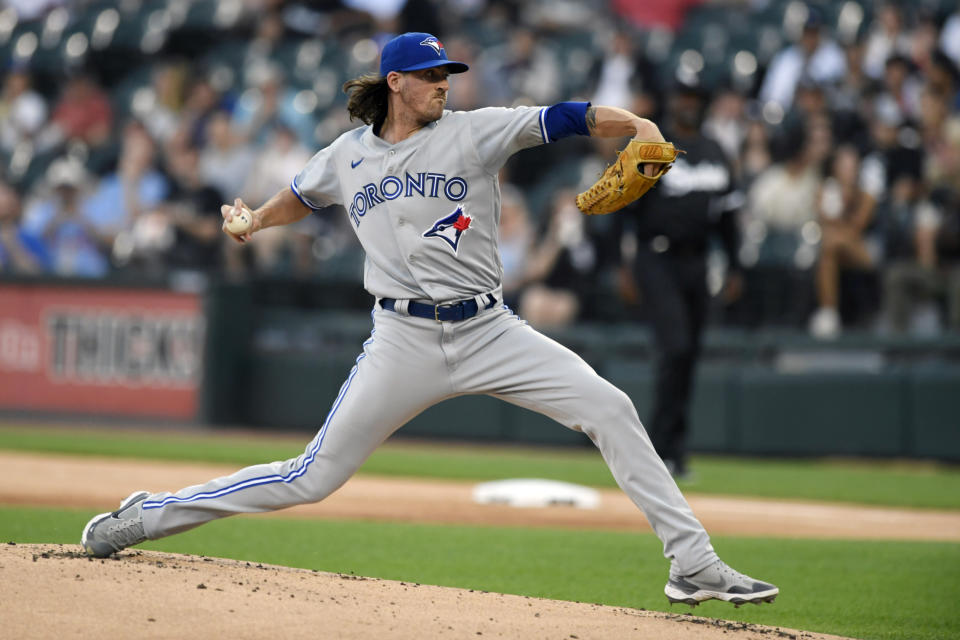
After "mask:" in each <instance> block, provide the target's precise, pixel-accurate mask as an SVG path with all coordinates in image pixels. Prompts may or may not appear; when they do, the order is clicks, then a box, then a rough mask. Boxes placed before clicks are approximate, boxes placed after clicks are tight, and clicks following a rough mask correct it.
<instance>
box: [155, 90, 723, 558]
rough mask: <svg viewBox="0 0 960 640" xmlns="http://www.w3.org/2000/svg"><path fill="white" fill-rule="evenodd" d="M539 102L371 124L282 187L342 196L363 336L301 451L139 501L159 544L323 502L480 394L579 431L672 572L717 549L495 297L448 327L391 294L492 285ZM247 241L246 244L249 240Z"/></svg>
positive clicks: (665, 483)
mask: <svg viewBox="0 0 960 640" xmlns="http://www.w3.org/2000/svg"><path fill="white" fill-rule="evenodd" d="M544 112H545V109H544V108H530V107H524V108H518V109H502V108H493V109H480V110H477V111H471V112H445V113H444V114H443V116H442V117H441V118H440V119H439V120H438V121H436V122H434V123H433V124H431V125H428V126H426V127H424V128H422V129H421V130H419V131H417V132H416V133H414V134H413V135H411V136H410V137H409V138H407V139H406V140H403V141H402V142H399V143H397V144H388V143H387V142H386V141H384V140H382V139H381V138H379V137H377V136H376V135H375V134H374V133H373V131H372V129H371V127H369V126H367V127H361V128H358V129H354V130H353V131H349V132H347V133H345V134H343V135H342V136H340V137H339V138H338V139H337V140H336V141H335V142H333V143H332V144H331V145H330V146H329V147H327V148H326V149H324V150H322V151H320V152H319V153H317V154H316V155H315V156H314V157H313V158H312V159H311V160H310V162H309V163H308V164H307V166H306V167H305V168H304V170H303V171H302V172H301V173H300V174H299V175H298V176H297V177H296V178H295V179H294V181H293V185H292V188H293V190H294V192H295V193H296V194H297V195H298V197H299V198H300V199H301V200H302V201H303V202H304V203H306V204H307V205H308V206H310V207H312V208H315V209H317V208H321V207H324V206H327V205H331V204H335V203H337V204H342V205H343V206H344V207H345V208H346V211H347V215H348V216H349V218H350V223H351V224H352V225H353V228H354V230H355V231H356V233H357V236H358V237H359V239H360V242H361V244H362V245H363V248H364V249H365V251H366V254H367V258H366V267H365V270H366V273H365V286H366V288H367V289H368V290H369V291H370V293H372V294H373V295H375V296H377V298H378V299H379V298H391V299H395V300H396V301H398V304H397V306H396V307H395V308H394V309H392V310H391V309H389V308H387V309H385V308H382V307H381V306H380V304H377V305H376V306H375V308H374V313H373V318H374V330H373V331H372V332H371V335H370V339H369V340H367V341H366V342H365V343H364V346H363V353H361V354H360V356H359V357H358V358H357V364H356V366H355V367H354V368H353V370H352V371H351V372H350V374H349V375H348V376H347V380H346V382H344V384H343V386H342V387H341V389H340V391H339V393H338V394H337V396H336V399H335V400H334V403H333V406H332V408H331V410H330V412H329V413H328V414H327V418H326V420H325V421H324V422H323V424H322V426H321V428H320V430H319V432H318V433H317V435H316V437H315V438H314V439H313V440H312V441H311V442H310V443H309V444H308V445H307V448H306V449H305V451H304V452H303V454H302V455H300V456H298V457H296V458H291V459H289V460H285V461H280V462H274V463H270V464H263V465H255V466H252V467H247V468H246V469H242V470H240V471H238V472H237V473H235V474H233V475H231V476H227V477H223V478H217V479H215V480H212V481H210V482H207V483H205V484H202V485H197V486H193V487H187V488H185V489H182V490H180V491H178V492H176V493H166V492H165V493H157V494H153V495H151V496H150V497H149V498H148V499H147V500H146V501H145V502H144V503H143V518H144V520H143V522H144V530H145V532H146V535H147V536H148V537H149V538H151V539H154V538H159V537H163V536H166V535H170V534H172V533H176V532H178V531H183V530H186V529H190V528H192V527H195V526H197V525H199V524H201V523H203V522H206V521H209V520H212V519H214V518H219V517H224V516H227V515H231V514H234V513H245V512H255V511H267V510H274V509H280V508H283V507H287V506H291V505H295V504H299V503H303V502H314V501H318V500H322V499H323V498H325V497H326V496H327V495H329V494H330V493H332V492H333V491H335V490H336V489H337V488H338V487H339V486H340V485H341V484H343V483H344V482H345V481H346V480H347V479H348V478H349V477H350V476H351V475H352V474H353V473H354V472H355V471H356V470H357V469H358V468H359V467H360V465H361V464H362V463H363V461H364V460H365V459H366V458H367V456H369V455H370V453H371V452H372V451H373V450H374V449H375V448H376V447H377V446H378V445H379V444H380V443H381V442H383V440H385V439H386V438H387V437H388V436H389V435H390V434H392V433H393V432H394V431H396V430H397V429H399V428H400V427H401V426H402V425H403V424H405V423H406V422H407V421H409V420H410V419H411V418H413V417H414V416H416V415H417V414H418V413H420V412H421V411H423V410H424V409H426V408H428V407H430V406H432V405H434V404H436V403H438V402H440V401H442V400H445V399H447V398H451V397H454V396H458V395H464V394H487V395H492V396H495V397H498V398H501V399H503V400H506V401H508V402H512V403H514V404H517V405H519V406H522V407H526V408H528V409H531V410H533V411H537V412H540V413H542V414H545V415H547V416H549V417H551V418H553V419H555V420H557V421H558V422H560V423H561V424H563V425H565V426H566V427H568V428H570V429H575V430H578V431H582V432H583V433H585V434H586V435H587V436H589V437H590V439H591V440H592V441H593V442H594V443H595V444H596V445H597V447H598V448H599V449H600V452H601V454H602V455H603V458H604V460H605V461H606V463H607V464H608V465H609V467H610V470H611V472H612V473H613V476H614V478H615V479H616V480H617V483H618V484H619V485H620V487H621V488H622V489H623V490H624V491H625V492H626V493H627V494H628V495H629V496H630V498H631V499H632V500H633V502H634V503H635V504H636V505H637V506H638V507H640V508H641V509H642V510H643V512H644V513H645V514H646V516H647V518H648V519H649V521H650V523H651V524H652V526H653V529H654V531H655V532H656V534H657V535H658V536H659V537H660V539H661V540H662V541H663V545H664V555H665V556H667V557H668V558H670V559H671V561H672V567H671V572H672V573H673V574H675V575H690V574H692V573H695V572H697V571H699V570H700V569H702V568H704V567H706V566H708V565H710V564H712V563H713V562H714V561H715V560H716V559H717V556H716V553H715V552H714V550H713V547H712V546H711V544H710V540H709V537H708V536H707V534H706V532H705V531H704V529H703V527H702V526H701V525H700V523H699V522H698V521H697V519H696V518H695V517H694V515H693V513H692V512H691V510H690V508H689V506H688V505H687V503H686V501H685V499H684V498H683V495H682V494H681V493H680V490H679V489H678V488H677V486H676V484H675V483H674V481H673V479H672V478H671V476H670V474H669V472H668V471H667V469H666V468H665V467H664V465H663V463H662V462H661V460H660V458H659V457H658V456H657V454H656V452H655V451H654V449H653V446H652V445H651V444H650V440H649V438H648V437H647V434H646V432H645V431H644V429H643V426H642V425H641V423H640V419H639V417H638V416H637V412H636V410H635V409H634V407H633V404H632V403H631V401H630V399H629V398H628V397H627V396H626V394H624V393H623V392H622V391H620V390H619V389H617V388H616V387H614V386H613V385H612V384H610V383H609V382H607V381H606V380H604V379H603V378H602V377H600V376H599V375H597V373H596V372H595V371H594V370H593V369H592V368H591V367H590V366H589V365H587V364H586V363H585V362H584V361H583V360H582V359H581V358H580V357H579V356H577V355H576V354H575V353H573V352H572V351H570V350H569V349H567V348H565V347H563V346H562V345H560V344H558V343H556V342H554V341H553V340H550V339H549V338H547V337H545V336H543V335H542V334H540V333H538V332H537V331H534V330H533V329H532V328H531V327H529V326H528V325H527V324H526V323H524V322H523V321H521V320H520V319H519V318H518V317H517V316H515V315H514V314H513V313H512V312H511V311H510V310H509V309H507V308H506V307H505V306H503V305H492V304H484V305H479V307H480V310H479V313H477V314H476V315H474V316H472V317H470V318H469V319H466V320H462V321H459V322H452V321H451V322H441V321H437V320H434V319H433V318H429V319H428V318H425V317H418V316H416V315H409V314H408V313H407V312H406V311H407V310H408V307H407V306H405V305H404V304H400V303H401V302H407V303H408V304H409V302H410V301H411V300H420V301H432V302H434V303H438V302H448V301H457V300H464V299H472V300H477V299H483V298H484V297H486V294H489V293H491V292H492V293H493V294H494V296H497V295H499V287H500V278H501V271H502V269H501V265H500V258H499V252H498V250H497V227H498V223H499V217H500V191H499V186H498V182H497V172H498V171H499V169H500V167H501V166H502V165H503V164H504V163H505V162H506V160H507V159H508V158H509V157H510V156H511V155H512V154H513V153H515V152H516V151H518V150H520V149H523V148H525V147H530V146H533V145H536V144H543V143H544V142H545V141H546V140H547V130H546V127H545V125H544ZM254 239H255V238H254Z"/></svg>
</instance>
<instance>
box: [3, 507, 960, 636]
mask: <svg viewBox="0 0 960 640" xmlns="http://www.w3.org/2000/svg"><path fill="white" fill-rule="evenodd" d="M90 515H91V514H90V513H88V512H84V511H71V510H52V509H39V508H2V507H0V541H4V542H5V541H9V540H13V541H16V542H21V543H25V542H66V543H74V544H75V543H76V542H77V538H78V536H79V533H80V530H81V528H82V527H83V524H84V523H85V522H86V520H87V519H88V518H89V517H90ZM714 543H715V546H716V547H717V550H718V551H719V552H720V553H721V554H722V555H723V556H724V558H725V559H727V560H728V561H729V562H730V563H731V564H732V565H734V566H736V567H738V568H740V569H742V570H743V571H746V572H748V573H753V574H754V575H757V576H760V577H762V578H765V579H769V580H772V581H774V582H776V583H777V585H778V586H779V587H780V589H781V595H780V597H779V598H778V599H777V601H776V603H775V604H774V605H772V606H771V605H763V606H762V607H754V606H747V607H743V608H740V609H734V608H733V607H732V606H731V605H729V604H726V603H719V602H710V603H707V604H704V605H701V606H700V607H697V609H696V610H694V611H692V612H693V613H695V614H696V615H701V616H708V617H716V618H722V619H726V620H740V621H744V622H753V623H757V624H768V625H774V626H786V627H793V628H798V629H806V630H811V631H820V632H824V633H835V634H839V635H845V636H850V637H855V638H868V639H877V640H887V639H889V640H893V639H909V640H934V639H938V640H939V639H947V638H956V637H960V623H958V621H957V619H956V616H955V615H953V614H952V613H951V612H952V611H954V609H953V607H954V606H956V602H957V600H958V598H960V571H958V570H957V569H958V567H960V545H955V544H934V543H908V542H848V541H844V542H840V541H822V540H767V539H749V540H746V539H737V538H716V539H715V540H714ZM143 547H144V548H147V549H156V550H161V551H172V552H177V553H190V554H198V555H206V556H219V557H229V558H237V559H244V560H251V561H257V562H268V563H273V564H281V565H287V566H294V567H303V568H308V569H319V570H324V571H335V572H342V573H354V574H357V575H364V576H375V577H382V578H390V579H396V580H405V581H410V582H420V583H425V584H437V585H446V586H456V587H466V588H471V589H482V590H486V591H497V592H503V593H515V594H522V595H529V596H537V597H545V598H557V599H562V600H575V601H581V602H597V603H602V604H608V605H617V606H627V607H635V608H644V609H650V610H660V611H673V612H674V613H690V612H691V609H690V608H689V607H687V606H681V605H675V606H674V607H673V608H672V609H671V607H670V606H669V605H668V603H667V601H666V599H665V597H664V596H663V592H662V589H663V583H664V581H665V579H666V575H667V566H668V565H667V562H666V560H664V559H663V557H662V556H661V551H662V549H661V545H660V542H659V540H657V539H656V538H655V537H654V536H652V535H649V534H642V535H638V534H629V533H613V532H599V531H570V530H562V531H561V530H544V529H535V530H527V529H519V528H499V527H463V526H439V525H413V524H385V523H370V522H325V521H305V520H294V519H285V518H283V517H282V515H279V514H273V515H270V516H256V517H239V518H233V519H231V520H229V521H223V520H221V521H217V522H213V523H210V524H209V525H206V526H204V527H201V528H199V529H195V530H193V531H190V532H188V533H185V534H182V535H179V536H174V537H171V538H168V539H166V540H163V541H157V542H150V543H147V544H144V545H143Z"/></svg>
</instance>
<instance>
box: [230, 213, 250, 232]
mask: <svg viewBox="0 0 960 640" xmlns="http://www.w3.org/2000/svg"><path fill="white" fill-rule="evenodd" d="M251 225H253V216H251V215H250V212H249V211H247V210H246V209H244V210H242V211H240V212H239V213H234V214H233V217H232V218H230V219H229V220H228V221H227V222H226V223H225V226H226V228H227V231H229V232H230V233H233V234H235V235H238V236H240V235H243V234H245V233H246V232H247V231H249V230H250V227H251Z"/></svg>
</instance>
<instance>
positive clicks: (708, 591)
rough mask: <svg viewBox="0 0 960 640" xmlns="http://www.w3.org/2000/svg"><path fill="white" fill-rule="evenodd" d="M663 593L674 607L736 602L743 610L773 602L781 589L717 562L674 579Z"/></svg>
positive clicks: (670, 580) (735, 604)
mask: <svg viewBox="0 0 960 640" xmlns="http://www.w3.org/2000/svg"><path fill="white" fill-rule="evenodd" d="M663 592H664V593H665V594H666V595H667V599H668V600H670V603H671V604H673V603H675V602H680V603H683V604H689V605H690V606H691V607H695V606H697V605H698V604H700V603H701V602H703V601H704V600H710V599H716V600H724V601H726V602H732V603H733V604H734V606H736V607H739V606H740V605H742V604H744V603H746V602H752V603H753V604H760V603H761V602H773V599H774V598H776V597H777V594H778V593H780V589H778V588H777V587H775V586H774V585H772V584H768V583H766V582H761V581H759V580H754V579H753V578H751V577H750V576H746V575H744V574H742V573H740V572H739V571H736V570H734V569H732V568H730V567H729V566H727V563H725V562H724V561H723V560H719V559H718V560H717V561H716V562H714V563H713V564H711V565H710V566H708V567H707V568H706V569H702V570H700V571H698V572H697V573H695V574H693V575H689V576H682V577H679V576H677V577H675V576H672V575H671V576H670V579H669V580H668V581H667V584H666V586H665V587H664V588H663Z"/></svg>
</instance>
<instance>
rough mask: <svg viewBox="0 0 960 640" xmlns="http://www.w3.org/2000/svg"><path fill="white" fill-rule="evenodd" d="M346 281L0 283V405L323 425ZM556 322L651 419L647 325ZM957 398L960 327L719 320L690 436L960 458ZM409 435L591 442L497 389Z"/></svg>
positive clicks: (340, 367) (352, 323)
mask: <svg viewBox="0 0 960 640" xmlns="http://www.w3.org/2000/svg"><path fill="white" fill-rule="evenodd" d="M337 286H338V285H336V284H332V285H330V286H321V285H318V284H317V283H310V284H309V285H308V286H305V287H303V288H302V289H298V288H297V287H295V286H290V283H285V284H278V283H254V284H251V283H243V284H230V283H215V284H211V285H209V286H207V287H204V288H200V289H196V290H193V291H183V290H179V291H171V290H170V287H154V288H146V289H145V288H143V287H142V286H140V287H137V286H131V285H120V286H117V285H105V284H103V283H97V284H96V285H91V284H90V283H87V282H81V283H76V282H74V283H64V282H61V281H57V282H46V281H26V282H24V281H20V282H4V283H0V302H2V304H0V411H2V412H6V413H11V412H17V413H24V412H26V413H30V414H39V415H44V416H110V417H112V418H145V419H153V420H158V419H159V420H163V421H178V422H180V423H197V424H212V425H231V426H233V425H246V426H254V427H261V428H268V429H291V428H293V429H304V430H314V429H316V428H317V427H318V426H319V425H320V423H321V422H322V421H323V418H324V416H325V415H326V413H327V411H328V409H329V406H330V404H331V403H332V402H333V399H334V397H335V395H336V393H337V391H338V390H339V389H340V386H341V384H342V382H343V380H344V379H345V377H346V376H347V374H348V373H349V371H350V369H351V368H352V367H353V364H354V361H355V359H356V357H357V355H358V353H359V351H360V348H361V344H362V343H363V341H364V340H365V339H366V337H368V336H369V333H370V329H371V319H370V314H369V312H363V311H352V312H347V311H342V310H338V309H337V306H338V305H343V304H349V306H352V307H354V308H355V307H357V306H359V305H362V304H365V301H364V300H363V299H361V298H359V297H358V294H357V292H356V290H355V288H354V287H351V288H343V289H342V290H338V289H337ZM318 292H319V294H318ZM360 294H361V295H363V294H362V291H361V292H360ZM305 298H309V300H305ZM367 303H369V300H368V299H367ZM550 335H552V336H553V337H554V338H555V339H557V340H558V341H560V342H561V343H563V344H565V345H567V346H569V347H570V348H572V349H573V350H574V351H576V352H578V353H580V354H581V355H583V357H584V358H585V359H586V360H587V361H588V362H589V363H590V364H591V365H592V366H593V367H594V368H595V369H596V370H597V371H598V372H599V373H601V374H602V375H604V376H605V377H607V378H608V379H610V380H611V381H612V382H613V383H614V384H616V385H617V386H619V387H621V388H622V389H623V390H624V391H626V392H627V393H628V394H629V395H630V397H631V398H632V399H633V400H634V403H635V404H636V406H637V410H638V412H639V413H640V417H641V419H645V418H646V417H647V416H648V415H649V414H650V410H651V404H652V398H651V396H652V390H653V381H654V374H653V362H654V353H653V345H652V343H651V340H650V335H649V333H648V332H647V331H646V330H644V329H643V328H641V327H637V326H633V325H630V324H605V325H592V326H588V325H582V326H577V327H574V328H571V329H567V330H563V331H559V332H552V333H551V334H550ZM65 372H66V373H65ZM958 409H960V335H956V334H953V335H950V336H947V337H943V338H940V339H936V340H916V339H883V338H878V337H876V336H870V335H847V336H844V337H843V338H842V339H840V340H837V341H834V342H830V343H824V342H818V341H814V340H812V339H810V338H809V337H807V336H805V335H802V334H798V333H796V332H775V331H764V332H748V331H728V330H724V331H720V330H711V331H709V332H708V333H707V335H706V339H705V344H704V350H703V357H702V360H701V364H700V367H699V370H698V372H697V378H696V385H695V391H694V398H693V403H692V411H691V420H690V428H691V447H692V449H693V450H695V451H703V452H722V453H734V454H774V455H787V456H790V455H854V456H879V457H894V456H905V457H930V458H940V459H947V460H960V410H958ZM402 433H403V434H405V435H409V436H417V437H436V438H445V439H471V440H487V441H515V442H528V443H548V444H559V445H563V444H569V445H588V444H589V442H588V441H587V439H586V438H585V436H583V435H582V434H579V433H576V432H573V431H569V430H567V429H564V428H563V427H560V426H559V425H557V424H556V423H554V422H552V421H551V420H549V419H547V418H544V417H542V416H539V415H537V414H535V413H532V412H529V411H527V410H525V409H520V408H518V407H515V406H513V405H510V404H507V403H504V402H500V401H497V400H494V399H491V398H486V397H461V398H456V399H453V400H449V401H446V402H444V403H441V404H440V405H438V406H436V407H433V408H431V409H429V410H428V411H426V412H425V413H423V414H422V415H420V416H418V417H417V418H415V419H414V420H413V421H411V423H409V424H408V425H406V426H405V427H404V428H403V431H402Z"/></svg>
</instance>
